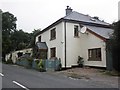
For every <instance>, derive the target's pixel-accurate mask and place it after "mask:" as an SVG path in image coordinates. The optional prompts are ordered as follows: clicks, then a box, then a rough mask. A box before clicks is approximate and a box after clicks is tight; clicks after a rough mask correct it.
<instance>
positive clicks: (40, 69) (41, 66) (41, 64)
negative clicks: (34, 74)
mask: <svg viewBox="0 0 120 90" xmlns="http://www.w3.org/2000/svg"><path fill="white" fill-rule="evenodd" d="M37 65H38V68H39V71H40V72H43V71H45V70H44V65H43V61H42V59H40V61H39V63H38V64H37Z"/></svg>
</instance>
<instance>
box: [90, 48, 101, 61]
mask: <svg viewBox="0 0 120 90" xmlns="http://www.w3.org/2000/svg"><path fill="white" fill-rule="evenodd" d="M88 60H89V61H101V48H96V49H88Z"/></svg>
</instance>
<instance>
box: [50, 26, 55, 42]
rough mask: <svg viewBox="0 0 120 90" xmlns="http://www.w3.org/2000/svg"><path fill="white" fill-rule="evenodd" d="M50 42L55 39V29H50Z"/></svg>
mask: <svg viewBox="0 0 120 90" xmlns="http://www.w3.org/2000/svg"><path fill="white" fill-rule="evenodd" d="M50 36H51V37H50V40H54V39H56V28H54V29H52V30H51V32H50Z"/></svg>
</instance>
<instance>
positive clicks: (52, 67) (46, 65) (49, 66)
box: [16, 59, 61, 71]
mask: <svg viewBox="0 0 120 90" xmlns="http://www.w3.org/2000/svg"><path fill="white" fill-rule="evenodd" d="M39 63H40V60H38V59H35V60H33V61H32V63H31V64H30V62H29V61H28V60H27V59H20V60H17V62H16V64H18V65H21V66H25V67H31V68H33V69H37V70H39V69H40V67H39V65H38V64H39ZM42 64H43V68H42V69H43V70H45V71H57V70H61V60H59V59H45V60H42Z"/></svg>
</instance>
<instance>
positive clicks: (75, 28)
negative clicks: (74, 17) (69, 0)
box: [74, 25, 79, 37]
mask: <svg viewBox="0 0 120 90" xmlns="http://www.w3.org/2000/svg"><path fill="white" fill-rule="evenodd" d="M74 36H75V37H78V36H79V32H78V26H77V25H75V26H74Z"/></svg>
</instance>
